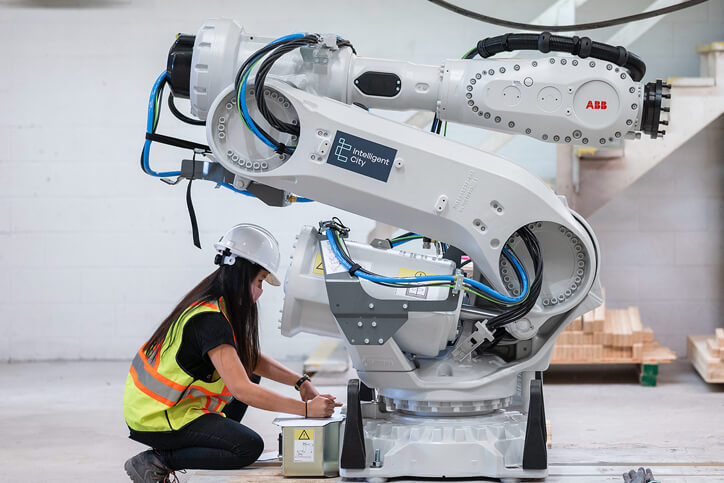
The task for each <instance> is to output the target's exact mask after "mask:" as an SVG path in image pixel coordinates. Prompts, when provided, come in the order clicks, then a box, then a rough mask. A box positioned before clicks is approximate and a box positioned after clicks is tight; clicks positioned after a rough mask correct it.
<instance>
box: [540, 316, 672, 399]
mask: <svg viewBox="0 0 724 483" xmlns="http://www.w3.org/2000/svg"><path fill="white" fill-rule="evenodd" d="M674 359H676V354H675V353H674V352H673V351H672V350H671V349H669V348H667V347H664V346H662V345H661V344H659V343H658V342H657V341H656V340H655V339H654V333H653V331H652V330H651V328H649V327H644V326H643V324H642V323H641V316H640V314H639V310H638V307H629V308H627V309H623V310H612V309H606V307H605V305H602V306H600V307H598V308H596V309H595V310H592V311H591V312H588V313H586V314H584V315H583V316H582V317H580V318H578V319H576V320H574V321H573V322H571V324H569V325H568V327H566V328H565V330H564V331H563V332H562V333H561V334H560V335H559V336H558V340H557V341H556V345H555V347H554V349H553V356H552V358H551V364H639V365H641V372H640V382H641V383H642V384H643V385H646V386H655V385H656V376H657V375H658V365H659V364H664V363H668V362H671V361H673V360H674Z"/></svg>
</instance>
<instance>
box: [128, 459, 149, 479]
mask: <svg viewBox="0 0 724 483" xmlns="http://www.w3.org/2000/svg"><path fill="white" fill-rule="evenodd" d="M123 469H124V470H126V474H127V475H128V476H129V477H130V478H131V481H132V482H133V483H145V480H144V479H143V477H142V476H141V475H140V474H138V471H136V468H134V467H133V465H132V464H131V460H128V461H126V463H125V464H124V465H123Z"/></svg>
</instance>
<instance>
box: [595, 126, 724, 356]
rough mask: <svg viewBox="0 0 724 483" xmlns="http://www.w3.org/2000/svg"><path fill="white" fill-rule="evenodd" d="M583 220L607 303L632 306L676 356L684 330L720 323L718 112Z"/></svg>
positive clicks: (722, 227)
mask: <svg viewBox="0 0 724 483" xmlns="http://www.w3.org/2000/svg"><path fill="white" fill-rule="evenodd" d="M672 115H673V113H672ZM589 221H590V222H591V225H592V226H593V229H594V231H595V232H596V236H597V237H598V240H599V242H600V243H601V251H602V269H601V280H602V283H603V285H604V287H606V298H607V301H606V303H607V305H608V306H609V307H611V308H624V307H626V306H628V305H637V306H639V308H640V310H641V318H642V319H643V322H644V324H645V325H648V326H650V327H652V328H653V329H654V335H655V336H656V338H657V339H659V340H660V341H661V342H662V343H664V344H665V345H668V346H670V347H671V348H673V349H674V350H675V351H677V352H678V353H679V355H684V354H685V353H686V336H687V335H689V334H712V333H713V332H714V328H715V327H722V326H723V325H724V255H723V254H724V117H720V118H719V119H718V120H716V121H714V122H713V123H712V124H710V125H709V126H708V127H707V128H706V129H704V130H703V131H701V132H700V133H699V134H698V135H696V136H695V137H693V138H692V139H690V140H689V141H688V142H687V143H686V144H684V145H683V146H682V147H680V148H679V149H677V150H676V151H675V152H674V153H673V154H672V155H671V156H669V157H668V158H666V159H665V160H664V161H662V162H661V163H659V164H658V165H657V166H656V167H654V168H653V169H652V170H651V171H649V172H648V173H646V174H645V175H644V176H643V177H641V178H640V179H639V180H637V181H636V182H635V183H634V184H632V185H631V186H629V187H628V188H627V189H626V190H624V191H623V193H621V194H620V195H619V196H618V197H616V198H615V199H614V200H613V201H611V202H610V203H608V204H607V205H605V206H604V207H603V208H601V209H600V210H598V211H597V212H596V213H595V214H594V215H593V216H592V217H591V218H590V220H589Z"/></svg>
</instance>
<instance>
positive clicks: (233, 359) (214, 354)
mask: <svg viewBox="0 0 724 483" xmlns="http://www.w3.org/2000/svg"><path fill="white" fill-rule="evenodd" d="M209 359H211V363H212V364H213V365H214V368H215V369H216V371H217V372H218V373H219V375H220V376H221V379H222V380H223V381H224V384H226V387H227V388H229V391H230V392H231V394H232V395H233V396H234V398H235V399H237V400H238V401H242V402H244V403H246V404H248V405H249V406H253V407H255V408H259V409H265V410H267V411H279V412H283V413H288V414H298V415H300V416H304V415H305V403H304V402H303V401H297V400H296V399H292V398H289V397H286V396H282V395H281V394H277V393H275V392H274V391H270V390H269V389H266V388H264V387H261V386H259V385H257V384H254V383H253V382H251V380H250V379H249V376H248V375H247V374H246V370H245V369H244V365H243V364H242V363H241V360H240V359H239V354H237V352H236V349H235V348H234V347H232V346H230V345H228V344H223V345H220V346H218V347H215V348H213V349H211V350H210V351H209ZM260 375H261V374H260ZM295 382H296V381H295ZM292 384H294V383H292ZM308 404H309V406H308V407H307V408H306V412H307V416H309V417H313V418H320V417H321V418H325V417H329V416H331V415H332V413H333V412H334V407H335V406H341V404H340V403H335V402H334V401H333V400H331V399H327V398H324V397H322V396H318V397H315V398H314V399H313V400H311V401H309V402H308Z"/></svg>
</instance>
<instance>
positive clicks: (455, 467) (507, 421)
mask: <svg viewBox="0 0 724 483" xmlns="http://www.w3.org/2000/svg"><path fill="white" fill-rule="evenodd" d="M384 416H386V417H384V419H367V418H365V419H364V436H365V438H364V440H365V446H366V454H367V455H368V458H367V460H368V464H367V467H366V468H364V469H344V468H341V469H340V474H341V475H342V476H343V477H345V478H369V479H372V478H380V479H384V478H396V477H402V476H407V477H421V478H424V477H427V478H470V477H488V478H544V477H545V476H547V474H548V470H547V469H542V470H530V469H528V470H526V469H523V464H522V463H523V450H524V443H525V432H526V424H527V416H526V415H524V414H522V413H520V412H518V411H506V410H498V411H495V412H493V413H491V414H488V415H484V416H476V417H468V418H458V417H442V418H428V417H413V416H404V415H400V414H387V415H384ZM378 481H379V480H378Z"/></svg>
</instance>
